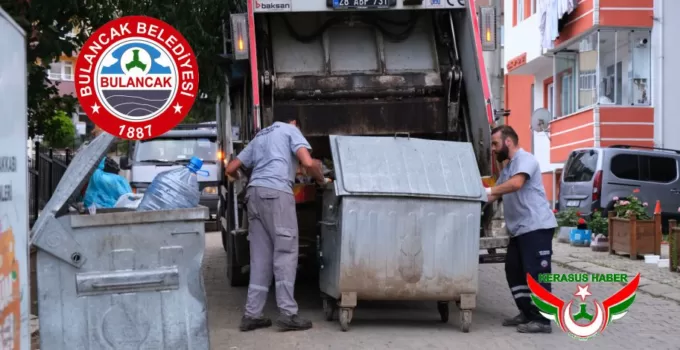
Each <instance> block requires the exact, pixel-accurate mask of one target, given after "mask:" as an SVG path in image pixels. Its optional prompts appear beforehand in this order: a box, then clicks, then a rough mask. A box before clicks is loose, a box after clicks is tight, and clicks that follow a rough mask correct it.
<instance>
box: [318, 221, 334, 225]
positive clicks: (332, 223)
mask: <svg viewBox="0 0 680 350" xmlns="http://www.w3.org/2000/svg"><path fill="white" fill-rule="evenodd" d="M319 225H322V226H337V225H338V223H337V222H334V221H319Z"/></svg>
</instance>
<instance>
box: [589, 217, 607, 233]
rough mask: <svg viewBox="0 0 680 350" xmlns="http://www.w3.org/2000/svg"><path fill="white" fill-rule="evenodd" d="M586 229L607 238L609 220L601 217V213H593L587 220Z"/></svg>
mask: <svg viewBox="0 0 680 350" xmlns="http://www.w3.org/2000/svg"><path fill="white" fill-rule="evenodd" d="M588 229H589V230H591V231H593V233H601V234H602V235H604V236H607V234H608V233H609V220H608V219H607V218H605V217H603V216H602V213H601V212H599V211H595V212H594V213H593V215H592V216H591V218H590V220H588Z"/></svg>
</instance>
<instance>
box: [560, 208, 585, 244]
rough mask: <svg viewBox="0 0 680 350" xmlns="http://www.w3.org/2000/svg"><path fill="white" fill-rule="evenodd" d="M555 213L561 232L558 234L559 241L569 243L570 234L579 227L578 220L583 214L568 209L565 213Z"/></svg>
mask: <svg viewBox="0 0 680 350" xmlns="http://www.w3.org/2000/svg"><path fill="white" fill-rule="evenodd" d="M553 212H554V213H555V218H556V219H557V226H558V227H559V231H558V233H557V241H558V242H561V243H569V234H570V233H571V230H573V229H575V228H576V225H578V218H579V217H580V216H581V213H579V212H578V211H576V209H567V210H563V211H559V212H558V211H556V210H555V211H553Z"/></svg>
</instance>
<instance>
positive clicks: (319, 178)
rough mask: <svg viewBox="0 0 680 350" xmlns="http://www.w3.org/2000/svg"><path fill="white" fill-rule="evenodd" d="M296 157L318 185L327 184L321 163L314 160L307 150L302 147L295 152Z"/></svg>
mask: <svg viewBox="0 0 680 350" xmlns="http://www.w3.org/2000/svg"><path fill="white" fill-rule="evenodd" d="M295 155H296V156H297V158H298V160H300V164H302V166H303V167H305V169H306V170H307V173H308V174H309V175H311V176H312V178H314V180H315V181H316V182H317V183H319V184H324V183H326V178H325V177H324V176H323V170H322V169H321V161H319V160H316V159H313V158H312V155H311V154H309V150H308V149H307V148H305V147H300V148H299V149H298V150H297V152H295Z"/></svg>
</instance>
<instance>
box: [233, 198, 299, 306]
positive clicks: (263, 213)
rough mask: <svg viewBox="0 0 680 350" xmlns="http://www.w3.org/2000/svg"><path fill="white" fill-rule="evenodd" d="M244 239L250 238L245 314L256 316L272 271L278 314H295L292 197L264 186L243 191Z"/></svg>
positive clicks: (295, 230)
mask: <svg viewBox="0 0 680 350" xmlns="http://www.w3.org/2000/svg"><path fill="white" fill-rule="evenodd" d="M246 202H247V206H248V225H249V226H248V239H249V241H250V284H249V285H248V301H247V302H246V312H245V315H246V316H248V317H254V318H257V317H260V316H262V311H263V309H264V305H265V303H266V301H267V294H268V292H269V286H270V285H271V282H272V275H273V277H274V278H275V281H276V283H275V286H276V304H277V305H278V307H279V310H280V312H281V313H282V314H284V315H286V316H291V315H296V314H297V312H298V305H297V302H295V298H294V296H293V293H294V290H295V275H296V273H297V264H298V225H297V215H296V211H295V197H294V196H293V195H292V194H290V193H286V192H282V191H277V190H273V189H269V188H266V187H250V188H248V190H247V192H246Z"/></svg>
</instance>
